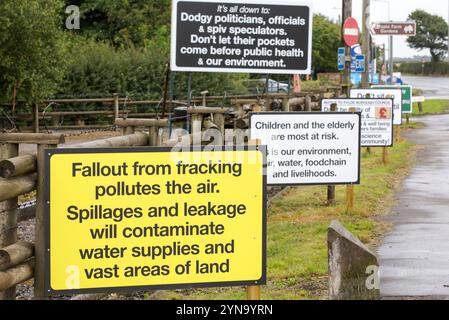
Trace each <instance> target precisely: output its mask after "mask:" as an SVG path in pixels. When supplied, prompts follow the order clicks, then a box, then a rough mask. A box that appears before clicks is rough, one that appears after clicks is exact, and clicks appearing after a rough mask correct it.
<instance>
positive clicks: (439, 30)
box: [407, 10, 448, 62]
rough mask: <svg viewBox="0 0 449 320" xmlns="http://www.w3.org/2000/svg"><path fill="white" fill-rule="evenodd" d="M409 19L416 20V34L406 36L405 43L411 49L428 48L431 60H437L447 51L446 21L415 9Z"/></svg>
mask: <svg viewBox="0 0 449 320" xmlns="http://www.w3.org/2000/svg"><path fill="white" fill-rule="evenodd" d="M408 18H409V20H414V21H416V29H417V30H416V36H413V37H408V38H407V43H408V45H409V46H410V48H412V49H418V50H423V49H429V50H430V54H431V56H432V62H439V61H440V60H441V59H442V58H444V56H445V54H446V52H447V49H448V47H447V30H448V24H447V22H446V21H445V20H444V19H443V18H442V17H440V16H438V15H432V14H430V13H427V12H426V11H424V10H415V11H414V12H412V13H411V14H410V15H409V17H408Z"/></svg>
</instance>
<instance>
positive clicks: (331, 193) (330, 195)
mask: <svg viewBox="0 0 449 320" xmlns="http://www.w3.org/2000/svg"><path fill="white" fill-rule="evenodd" d="M331 111H332V112H337V111H338V110H337V105H335V104H332V105H331ZM326 204H327V205H328V206H335V205H336V204H337V201H336V200H335V186H327V203H326Z"/></svg>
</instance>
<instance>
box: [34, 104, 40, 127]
mask: <svg viewBox="0 0 449 320" xmlns="http://www.w3.org/2000/svg"><path fill="white" fill-rule="evenodd" d="M33 131H34V133H39V104H37V103H35V104H33Z"/></svg>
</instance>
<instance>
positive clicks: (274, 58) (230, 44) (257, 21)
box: [171, 0, 313, 74]
mask: <svg viewBox="0 0 449 320" xmlns="http://www.w3.org/2000/svg"><path fill="white" fill-rule="evenodd" d="M312 17H313V14H312V9H311V6H310V5H304V4H301V2H300V1H299V2H298V1H292V0H280V1H273V0H270V1H267V0H257V1H255V0H248V1H245V2H238V1H235V0H220V1H217V0H207V1H204V0H203V1H202V0H196V1H182V0H174V1H173V13H172V38H171V40H172V44H171V50H172V53H171V68H172V70H174V71H193V72H195V71H198V72H251V73H278V74H309V73H310V71H311V51H312V19H313V18H312Z"/></svg>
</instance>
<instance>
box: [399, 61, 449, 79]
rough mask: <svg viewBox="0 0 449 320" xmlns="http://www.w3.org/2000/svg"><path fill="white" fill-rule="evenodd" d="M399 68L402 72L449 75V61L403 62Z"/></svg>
mask: <svg viewBox="0 0 449 320" xmlns="http://www.w3.org/2000/svg"><path fill="white" fill-rule="evenodd" d="M398 70H399V71H400V72H402V73H408V74H419V75H426V76H427V75H449V63H447V62H426V63H424V69H423V63H421V62H405V63H401V64H400V66H399V68H398Z"/></svg>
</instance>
